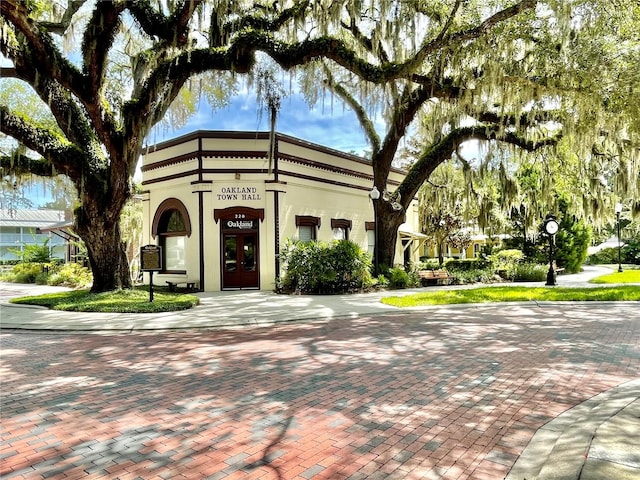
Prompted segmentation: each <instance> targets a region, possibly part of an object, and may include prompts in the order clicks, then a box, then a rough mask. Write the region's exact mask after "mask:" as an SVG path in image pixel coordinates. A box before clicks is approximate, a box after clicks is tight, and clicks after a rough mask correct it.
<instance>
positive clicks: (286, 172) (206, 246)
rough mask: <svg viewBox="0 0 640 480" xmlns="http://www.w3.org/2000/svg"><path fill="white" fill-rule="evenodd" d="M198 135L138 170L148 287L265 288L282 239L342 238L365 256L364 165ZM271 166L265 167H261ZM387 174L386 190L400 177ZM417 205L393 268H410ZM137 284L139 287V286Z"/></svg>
mask: <svg viewBox="0 0 640 480" xmlns="http://www.w3.org/2000/svg"><path fill="white" fill-rule="evenodd" d="M269 137H270V136H269V133H268V132H220V131H197V132H193V133H191V134H188V135H185V136H182V137H179V138H176V139H173V140H170V141H166V142H163V143H160V144H157V145H154V146H151V147H148V148H147V150H146V152H145V154H144V156H143V162H142V174H143V179H142V185H143V189H144V193H143V205H144V208H143V211H144V223H145V227H144V232H145V233H144V235H145V238H144V240H143V243H145V244H148V245H159V246H161V247H162V257H163V258H162V263H163V264H162V269H161V271H159V272H157V273H154V284H158V285H164V284H165V282H166V281H171V282H185V281H187V280H189V281H195V282H197V284H198V285H199V287H200V289H202V290H205V291H217V290H227V289H245V288H246V289H262V290H271V289H273V288H274V284H275V279H276V278H277V277H278V276H280V275H282V274H283V273H284V271H283V266H282V265H280V261H279V253H280V251H281V249H282V247H283V245H284V243H285V242H286V240H287V239H303V240H309V239H314V240H324V241H331V240H333V239H341V238H346V239H349V240H351V241H353V242H355V243H357V244H359V245H360V246H361V247H362V248H363V249H365V250H368V251H370V252H372V251H373V246H374V243H375V223H374V210H373V205H372V200H371V199H370V197H369V192H370V191H371V189H372V186H373V174H372V173H373V172H372V168H371V164H370V162H369V161H367V160H365V159H363V158H360V157H357V156H355V155H350V154H346V153H343V152H339V151H337V150H333V149H330V148H327V147H323V146H320V145H317V144H313V143H310V142H307V141H304V140H300V139H297V138H293V137H290V136H287V135H283V134H276V136H275V142H273V152H272V155H269V151H270V149H271V145H272V143H271V142H270V138H269ZM270 158H271V160H270ZM403 175H404V173H403V172H402V171H401V170H397V169H394V170H392V172H391V175H390V178H389V185H388V190H389V191H392V190H393V189H394V188H395V186H396V185H397V184H398V182H399V181H400V180H401V179H402V178H403ZM417 231H418V215H417V202H414V204H413V205H412V206H411V207H410V208H409V210H408V212H407V218H406V223H405V224H404V225H403V226H402V228H401V229H400V231H399V233H398V235H399V238H398V242H397V251H396V257H395V262H396V263H398V264H404V263H407V262H408V261H418V257H419V255H420V247H421V242H422V236H421V235H420V234H418V233H414V232H417ZM148 280H149V279H148V276H146V282H148Z"/></svg>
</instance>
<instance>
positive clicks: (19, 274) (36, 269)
mask: <svg viewBox="0 0 640 480" xmlns="http://www.w3.org/2000/svg"><path fill="white" fill-rule="evenodd" d="M43 270H44V268H43V264H41V263H19V264H18V265H16V266H15V267H13V274H14V281H15V282H16V283H35V282H36V277H37V276H38V275H40V274H41V273H42V272H43Z"/></svg>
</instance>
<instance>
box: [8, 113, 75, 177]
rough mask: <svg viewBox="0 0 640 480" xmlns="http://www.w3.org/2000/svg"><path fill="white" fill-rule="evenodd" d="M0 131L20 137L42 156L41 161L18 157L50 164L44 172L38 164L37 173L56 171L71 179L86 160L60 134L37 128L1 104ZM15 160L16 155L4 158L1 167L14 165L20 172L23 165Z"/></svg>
mask: <svg viewBox="0 0 640 480" xmlns="http://www.w3.org/2000/svg"><path fill="white" fill-rule="evenodd" d="M0 131H2V133H4V134H6V135H9V136H11V137H13V138H15V139H17V140H19V141H20V142H21V143H22V144H24V145H25V146H26V147H27V148H29V149H31V150H33V151H34V152H37V153H38V154H40V155H41V156H42V160H34V159H32V158H30V157H27V156H21V157H24V158H23V161H25V162H26V161H28V162H35V165H40V164H42V165H48V166H49V170H48V171H47V169H46V168H44V166H42V165H41V166H40V167H39V168H42V170H40V171H38V172H34V173H37V175H40V176H55V175H57V174H58V173H64V174H65V175H67V176H69V177H70V178H72V179H73V176H72V175H73V174H74V173H76V174H79V173H80V172H81V171H82V165H83V164H84V163H85V162H86V158H85V156H84V154H83V152H82V151H80V150H79V149H78V148H77V147H75V146H74V145H72V144H70V143H68V142H66V141H64V140H63V139H62V138H61V137H60V136H59V135H56V134H55V133H52V132H51V131H50V130H47V129H44V128H40V127H37V126H35V125H33V124H31V123H29V122H27V121H26V120H25V119H23V118H22V117H19V116H17V115H14V114H12V113H11V112H9V110H8V109H7V108H6V107H4V106H0ZM5 160H6V162H5ZM15 160H16V159H15V158H11V157H3V160H2V168H3V169H13V168H14V166H15V168H17V170H16V172H19V171H20V168H23V167H24V166H25V164H21V163H16V162H15ZM38 162H40V163H38ZM51 167H54V168H51ZM54 169H55V171H54ZM12 171H13V170H12ZM32 171H33V170H32ZM56 171H57V172H56Z"/></svg>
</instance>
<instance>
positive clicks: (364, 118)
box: [325, 69, 380, 152]
mask: <svg viewBox="0 0 640 480" xmlns="http://www.w3.org/2000/svg"><path fill="white" fill-rule="evenodd" d="M325 73H326V74H327V77H328V78H327V80H325V84H326V85H327V86H328V87H329V88H330V89H331V90H333V91H334V92H335V93H336V94H337V95H338V96H339V97H340V98H342V100H343V101H344V102H345V103H346V104H347V105H349V106H350V107H351V109H352V110H353V112H354V113H355V114H356V117H357V118H358V120H359V121H360V125H361V126H362V129H363V130H364V133H365V135H366V136H367V138H368V139H369V144H370V145H371V149H372V150H373V151H374V152H377V151H378V150H379V149H380V137H379V136H378V133H377V132H376V129H375V127H374V126H373V122H372V121H371V119H370V118H369V115H367V112H366V110H365V109H364V107H363V106H362V105H360V103H358V101H357V100H356V99H355V97H354V96H353V95H351V94H350V93H349V92H348V91H347V90H346V89H345V88H344V87H343V86H342V85H340V84H339V83H335V82H334V81H333V76H332V75H331V72H330V71H328V69H327V71H326V72H325Z"/></svg>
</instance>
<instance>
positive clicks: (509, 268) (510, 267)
mask: <svg viewBox="0 0 640 480" xmlns="http://www.w3.org/2000/svg"><path fill="white" fill-rule="evenodd" d="M523 259H524V253H522V251H521V250H516V249H509V250H501V251H499V252H497V253H495V254H494V255H492V256H491V260H492V261H493V268H494V270H495V272H496V273H497V274H498V275H500V276H501V277H502V278H504V279H506V280H513V279H514V278H515V274H516V270H517V268H518V264H519V263H520V262H521V261H522V260H523Z"/></svg>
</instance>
